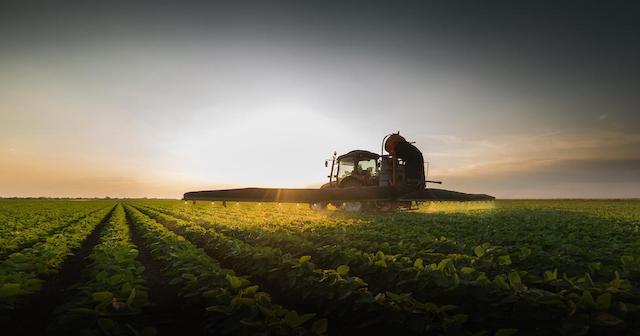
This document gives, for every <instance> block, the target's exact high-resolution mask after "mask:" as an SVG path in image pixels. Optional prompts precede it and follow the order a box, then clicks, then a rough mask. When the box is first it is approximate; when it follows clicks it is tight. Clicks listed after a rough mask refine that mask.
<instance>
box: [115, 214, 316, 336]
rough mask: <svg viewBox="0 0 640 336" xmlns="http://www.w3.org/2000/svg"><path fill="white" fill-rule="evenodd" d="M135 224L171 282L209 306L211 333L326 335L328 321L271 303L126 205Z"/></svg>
mask: <svg viewBox="0 0 640 336" xmlns="http://www.w3.org/2000/svg"><path fill="white" fill-rule="evenodd" d="M126 210H127V212H128V214H129V215H130V216H131V219H132V221H133V224H134V225H135V227H136V229H137V230H139V232H140V233H141V235H142V237H143V239H144V240H145V242H146V243H147V244H148V246H149V247H150V249H151V253H152V255H153V256H154V257H155V258H157V259H158V260H159V261H160V262H161V263H162V264H163V265H165V269H164V271H165V272H166V274H167V275H168V277H169V278H171V280H170V283H171V284H174V285H177V286H179V287H180V295H181V296H182V297H183V298H185V299H189V300H191V301H192V304H196V305H202V306H204V307H206V311H207V312H208V316H209V318H208V323H207V327H208V330H209V332H211V333H224V334H239V333H256V334H257V333H261V332H263V333H266V332H270V333H275V334H287V335H293V334H298V335H306V334H323V333H325V332H326V328H327V325H326V320H324V319H317V318H315V314H302V315H301V314H298V313H297V312H296V311H293V310H288V309H285V308H283V307H282V306H280V305H277V304H274V303H272V302H271V299H270V297H269V295H268V294H267V293H264V292H260V291H258V286H256V285H253V284H252V283H251V282H250V281H248V280H247V279H246V278H243V277H240V276H237V275H236V274H235V273H234V272H233V271H232V270H227V269H223V268H221V267H220V266H219V265H218V264H217V263H216V262H215V261H214V260H212V259H211V258H210V257H209V256H207V255H206V254H205V253H204V252H203V251H202V250H201V249H199V248H197V247H196V246H194V245H192V244H191V243H190V242H188V241H186V240H184V238H182V237H180V236H178V235H176V234H175V233H173V232H171V231H169V230H168V229H167V228H165V227H164V226H162V225H161V224H159V223H157V222H155V221H154V220H152V219H151V218H149V217H147V216H145V215H144V214H142V213H141V212H139V211H138V210H137V209H135V208H132V207H127V208H126Z"/></svg>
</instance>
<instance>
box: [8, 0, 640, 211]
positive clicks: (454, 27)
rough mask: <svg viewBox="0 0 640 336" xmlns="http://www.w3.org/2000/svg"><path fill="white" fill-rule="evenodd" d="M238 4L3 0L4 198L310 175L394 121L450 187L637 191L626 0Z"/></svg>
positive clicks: (506, 194)
mask: <svg viewBox="0 0 640 336" xmlns="http://www.w3.org/2000/svg"><path fill="white" fill-rule="evenodd" d="M233 3H234V5H228V4H220V3H215V4H211V3H210V4H206V5H205V4H194V3H192V4H190V5H186V4H185V3H184V2H177V1H176V2H167V1H165V2H153V3H147V4H140V5H135V6H134V5H125V4H124V3H122V4H121V3H119V2H111V1H101V2H91V1H82V2H77V3H74V2H64V4H65V5H64V6H63V5H60V4H58V5H57V6H54V5H51V6H43V5H42V4H41V3H40V2H32V3H31V2H28V1H17V2H14V3H11V2H5V1H3V2H2V3H1V4H0V41H2V42H1V44H0V155H1V158H2V159H1V164H0V196H3V197H9V196H87V197H93V196H112V197H123V196H126V197H145V196H146V197H171V198H179V197H181V196H182V193H184V192H186V191H190V190H203V189H215V188H222V187H241V186H283V187H309V186H319V185H320V184H322V183H323V182H325V180H326V175H327V168H325V167H324V164H323V162H324V160H325V159H327V158H330V156H331V153H332V152H333V151H334V150H336V151H338V153H344V152H346V151H349V150H351V149H367V150H371V151H375V152H379V151H380V142H381V140H382V137H383V136H384V135H386V134H388V133H390V132H395V131H400V132H401V134H402V135H404V136H405V137H406V138H407V139H408V140H410V141H416V145H417V147H418V148H420V149H421V150H422V151H423V153H424V154H425V158H426V160H428V161H429V162H430V176H429V177H430V178H431V179H439V180H442V181H443V182H444V184H443V185H442V187H443V188H446V189H452V190H458V191H464V192H479V193H487V194H492V195H495V196H496V197H499V198H514V197H515V198H548V197H580V198H592V197H593V198H598V197H640V61H639V60H640V20H638V17H640V10H639V9H638V6H637V5H636V6H634V7H632V6H631V5H630V4H631V2H615V1H614V2H606V5H605V4H595V3H593V4H592V3H590V2H586V1H584V2H583V1H580V2H571V4H572V5H558V4H556V2H555V1H554V2H550V3H549V4H546V3H544V2H542V1H536V2H533V4H531V5H524V4H523V3H522V2H511V1H505V2H502V3H496V2H492V3H491V5H489V4H484V5H480V4H479V3H478V2H473V3H474V5H462V4H463V3H458V4H457V5H456V6H453V3H454V2H445V1H443V2H438V3H440V5H437V4H431V5H425V4H424V3H422V4H419V3H417V2H416V3H412V2H404V3H402V2H377V1H376V2H365V1H362V2H351V1H347V2H343V1H340V2H338V1H336V2H327V1H291V2H288V3H284V2H278V3H275V2H255V3H252V2H244V1H238V2H233ZM603 3H605V2H603ZM445 4H449V5H448V6H447V5H445ZM516 5H518V6H517V7H516Z"/></svg>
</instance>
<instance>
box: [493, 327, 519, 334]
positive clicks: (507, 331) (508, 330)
mask: <svg viewBox="0 0 640 336" xmlns="http://www.w3.org/2000/svg"><path fill="white" fill-rule="evenodd" d="M517 332H518V329H513V328H502V329H498V331H496V333H495V334H494V335H495V336H511V335H515V334H516V333H517Z"/></svg>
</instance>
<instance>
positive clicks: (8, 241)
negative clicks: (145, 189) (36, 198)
mask: <svg viewBox="0 0 640 336" xmlns="http://www.w3.org/2000/svg"><path fill="white" fill-rule="evenodd" d="M106 206H107V204H105V202H76V203H75V204H72V205H70V204H68V203H58V202H55V203H53V204H51V205H49V206H47V207H44V209H43V205H42V204H38V203H35V204H33V203H31V202H28V203H24V202H10V203H8V204H3V206H2V207H1V208H0V211H3V212H4V216H3V217H2V218H1V219H0V223H1V225H0V258H5V257H6V256H7V255H9V254H10V253H12V252H16V251H18V250H20V249H22V248H25V247H28V246H30V245H33V244H35V243H36V242H38V241H40V240H43V239H45V238H46V237H47V236H48V235H50V234H52V233H55V232H57V231H59V230H61V229H62V228H64V227H65V226H67V225H70V224H72V223H73V222H76V221H78V220H81V219H82V218H84V217H87V216H89V215H91V214H92V213H94V212H96V211H99V210H100V209H101V208H105V207H106Z"/></svg>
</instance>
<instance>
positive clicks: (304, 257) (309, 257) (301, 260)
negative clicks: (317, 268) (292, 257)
mask: <svg viewBox="0 0 640 336" xmlns="http://www.w3.org/2000/svg"><path fill="white" fill-rule="evenodd" d="M309 260H311V256H308V255H305V256H302V257H300V259H298V262H299V263H301V264H304V263H306V262H307V261H309Z"/></svg>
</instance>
